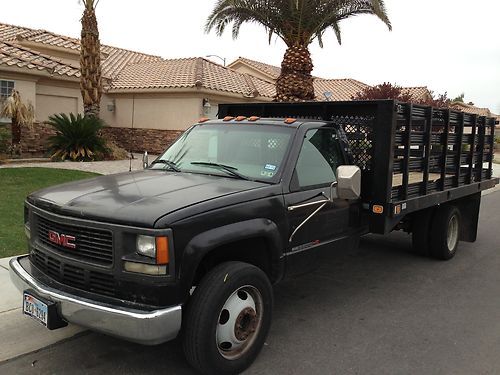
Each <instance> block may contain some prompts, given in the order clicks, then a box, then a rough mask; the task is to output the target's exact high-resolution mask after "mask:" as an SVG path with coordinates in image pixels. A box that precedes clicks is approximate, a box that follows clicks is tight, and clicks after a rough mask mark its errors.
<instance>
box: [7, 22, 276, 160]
mask: <svg viewBox="0 0 500 375" xmlns="http://www.w3.org/2000/svg"><path fill="white" fill-rule="evenodd" d="M79 49H80V43H79V40H78V39H74V38H70V37H67V36H63V35H58V34H55V33H52V32H50V31H45V30H34V29H29V28H25V27H19V26H13V25H8V24H2V23H0V100H2V99H5V98H6V97H7V96H8V95H10V93H11V91H12V90H13V89H16V90H18V91H19V92H20V94H21V96H22V98H23V100H25V101H30V102H31V103H32V104H33V105H34V108H35V117H36V121H37V122H39V123H43V122H44V121H46V120H47V119H48V116H50V115H52V114H54V113H61V112H65V113H69V112H73V113H77V112H82V111H83V103H82V99H81V95H80V90H79V78H80V72H79ZM101 57H102V73H103V83H104V94H103V97H102V103H101V117H102V118H103V119H104V120H105V121H106V123H107V124H108V125H109V127H108V128H107V129H106V134H107V136H108V137H110V138H112V139H113V140H114V141H115V142H116V143H117V144H119V145H120V146H122V147H124V148H126V149H127V150H133V151H142V150H145V149H147V150H149V151H152V152H160V151H161V150H163V149H164V148H165V146H166V145H167V144H168V143H169V142H171V141H172V139H174V138H175V137H177V136H178V134H179V133H180V132H181V131H183V130H185V129H186V128H187V127H188V126H189V125H190V124H192V123H194V122H195V121H197V120H198V119H199V118H200V117H204V116H208V117H215V116H216V114H217V106H218V104H219V103H226V102H245V101H271V100H272V97H273V95H274V85H273V84H271V83H269V82H267V81H264V80H261V79H259V78H257V77H254V76H251V75H248V74H244V73H240V72H237V71H235V70H233V69H231V68H226V67H223V66H221V65H219V64H216V63H213V62H211V61H209V60H206V59H203V58H191V59H173V60H165V59H162V58H161V57H159V56H152V55H147V54H143V53H139V52H134V51H128V50H125V49H121V48H116V47H111V46H106V45H103V46H102V47H101ZM4 120H5V119H4ZM50 133H51V129H49V128H48V127H46V126H44V125H43V124H39V125H37V126H36V127H35V130H34V131H27V130H25V131H23V134H24V135H23V142H22V143H23V145H22V147H23V151H24V152H31V153H33V154H36V153H39V152H43V151H44V147H45V146H44V145H45V143H46V139H47V137H48V136H49V135H50Z"/></svg>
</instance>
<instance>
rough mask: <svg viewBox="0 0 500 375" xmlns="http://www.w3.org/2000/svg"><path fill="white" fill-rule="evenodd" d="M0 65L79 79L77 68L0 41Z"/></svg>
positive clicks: (51, 57) (14, 44)
mask: <svg viewBox="0 0 500 375" xmlns="http://www.w3.org/2000/svg"><path fill="white" fill-rule="evenodd" d="M0 65H6V66H9V67H18V68H28V69H34V70H38V71H46V72H47V73H49V74H52V75H54V74H58V75H60V76H67V77H79V76H80V69H79V67H78V66H74V65H71V64H69V63H66V62H64V61H62V60H60V59H57V58H54V57H53V56H49V55H45V54H42V53H39V52H37V51H33V50H31V49H29V48H26V47H23V46H20V45H18V44H16V43H11V42H7V41H2V40H0Z"/></svg>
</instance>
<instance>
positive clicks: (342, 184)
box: [337, 165, 361, 199]
mask: <svg viewBox="0 0 500 375" xmlns="http://www.w3.org/2000/svg"><path fill="white" fill-rule="evenodd" d="M360 195H361V169H359V167H358V166H356V165H341V166H340V167H338V168H337V197H339V198H340V199H358V198H359V196H360Z"/></svg>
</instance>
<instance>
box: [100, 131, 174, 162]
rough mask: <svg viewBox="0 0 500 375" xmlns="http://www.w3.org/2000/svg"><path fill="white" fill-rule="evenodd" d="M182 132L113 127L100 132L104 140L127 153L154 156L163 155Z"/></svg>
mask: <svg viewBox="0 0 500 375" xmlns="http://www.w3.org/2000/svg"><path fill="white" fill-rule="evenodd" d="M183 132H184V131H183V130H160V129H141V128H135V129H131V128H115V127H107V128H104V129H103V131H102V133H103V136H104V138H106V139H109V140H111V141H113V142H114V143H115V144H117V145H118V146H119V147H121V148H124V149H125V150H127V151H132V152H139V153H143V152H144V151H147V152H148V153H149V154H156V155H158V154H161V153H163V151H165V149H167V147H169V146H170V145H171V144H172V143H173V142H174V141H175V140H176V139H177V138H178V137H179V136H180V135H181V134H182V133H183Z"/></svg>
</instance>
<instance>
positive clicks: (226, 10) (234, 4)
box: [205, 0, 392, 101]
mask: <svg viewBox="0 0 500 375" xmlns="http://www.w3.org/2000/svg"><path fill="white" fill-rule="evenodd" d="M360 14H373V15H376V16H377V17H378V18H379V19H380V20H382V22H384V23H385V24H386V25H387V27H388V28H389V30H391V29H392V28H391V23H390V21H389V18H388V17H387V13H386V10H385V5H384V0H218V1H217V3H216V5H215V8H214V10H213V11H212V13H211V14H210V16H209V17H208V19H207V23H206V26H205V31H206V32H210V31H211V30H212V29H215V32H216V33H217V35H219V36H220V35H222V34H223V32H224V30H225V28H226V26H228V25H229V24H231V23H232V24H233V26H232V31H233V38H237V37H238V34H239V31H240V27H241V25H243V24H244V23H247V22H250V23H257V24H260V25H262V26H264V27H265V29H266V31H267V33H268V34H269V42H270V41H271V37H272V36H273V35H277V36H278V37H279V38H281V39H282V40H283V41H284V42H285V44H286V46H287V50H286V52H285V56H284V57H283V62H282V63H281V75H280V76H279V78H278V80H277V83H276V97H275V100H276V101H306V100H314V87H313V78H312V75H311V71H312V68H313V63H312V59H311V54H310V53H309V45H310V44H311V43H312V42H313V41H314V40H315V39H317V40H318V42H319V45H320V47H323V36H324V33H325V31H326V30H328V29H329V28H331V29H333V31H334V32H335V35H336V36H337V40H338V42H339V44H340V43H341V32H340V26H339V23H340V21H342V20H344V19H346V18H349V17H352V16H356V15H360Z"/></svg>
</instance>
